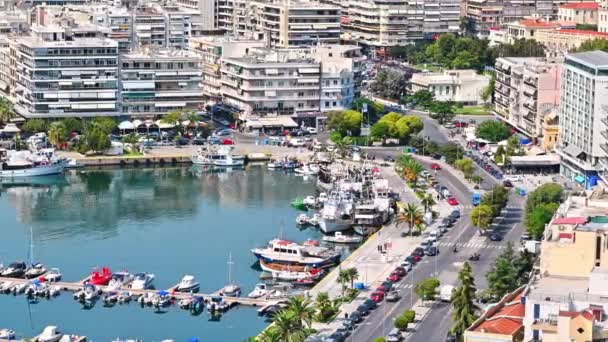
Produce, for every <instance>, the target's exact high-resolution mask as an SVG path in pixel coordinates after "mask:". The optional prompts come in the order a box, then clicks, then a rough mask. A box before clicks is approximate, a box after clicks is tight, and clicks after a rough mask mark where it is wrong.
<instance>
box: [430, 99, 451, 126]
mask: <svg viewBox="0 0 608 342" xmlns="http://www.w3.org/2000/svg"><path fill="white" fill-rule="evenodd" d="M430 110H431V115H430V116H431V118H432V119H435V120H437V122H439V124H440V125H443V124H445V123H447V122H450V121H452V119H453V118H454V107H453V105H452V103H450V102H444V101H441V102H434V103H433V104H432V105H431V107H430Z"/></svg>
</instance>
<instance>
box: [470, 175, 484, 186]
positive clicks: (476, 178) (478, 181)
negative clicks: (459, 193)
mask: <svg viewBox="0 0 608 342" xmlns="http://www.w3.org/2000/svg"><path fill="white" fill-rule="evenodd" d="M471 181H472V182H473V183H475V184H477V185H479V184H481V182H482V181H483V178H482V177H481V176H480V175H473V177H471Z"/></svg>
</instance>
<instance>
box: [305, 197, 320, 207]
mask: <svg viewBox="0 0 608 342" xmlns="http://www.w3.org/2000/svg"><path fill="white" fill-rule="evenodd" d="M302 202H304V205H306V206H308V207H314V206H315V205H316V204H317V200H316V199H315V197H314V196H306V197H304V200H302Z"/></svg>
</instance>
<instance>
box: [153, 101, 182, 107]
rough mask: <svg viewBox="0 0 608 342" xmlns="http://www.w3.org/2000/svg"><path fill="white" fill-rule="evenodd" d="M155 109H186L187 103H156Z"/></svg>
mask: <svg viewBox="0 0 608 342" xmlns="http://www.w3.org/2000/svg"><path fill="white" fill-rule="evenodd" d="M154 107H186V103H185V102H161V103H155V104H154Z"/></svg>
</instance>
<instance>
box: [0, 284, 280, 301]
mask: <svg viewBox="0 0 608 342" xmlns="http://www.w3.org/2000/svg"><path fill="white" fill-rule="evenodd" d="M88 278H89V277H86V278H84V279H83V280H82V281H80V282H63V281H59V282H54V283H49V284H50V285H53V286H59V287H60V288H61V290H62V291H70V292H78V291H80V290H82V288H83V285H84V282H85V281H86V280H88ZM32 280H33V279H22V278H6V277H0V282H6V281H10V282H12V283H13V284H14V285H15V286H16V285H18V284H23V283H31V282H32ZM176 287H177V284H176V285H174V286H172V287H170V288H169V289H167V290H166V291H167V292H168V293H169V295H170V296H171V297H172V298H174V299H177V300H179V299H184V298H190V297H191V296H192V295H193V294H191V293H189V292H174V289H175V288H176ZM99 288H100V289H101V290H102V291H103V292H104V293H107V292H108V287H107V286H99ZM121 291H127V292H129V294H130V295H131V296H132V297H138V296H141V295H144V294H156V293H157V292H158V291H159V290H134V289H131V288H128V287H124V288H123V289H121ZM219 292H220V290H218V291H216V292H214V293H210V294H205V293H195V294H194V295H196V296H199V297H203V298H204V299H209V298H211V297H215V296H218V295H219ZM224 301H225V302H226V303H228V304H230V305H234V304H240V305H248V306H266V305H269V304H273V303H276V302H278V301H276V300H268V299H265V298H256V299H253V298H247V297H227V296H224Z"/></svg>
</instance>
